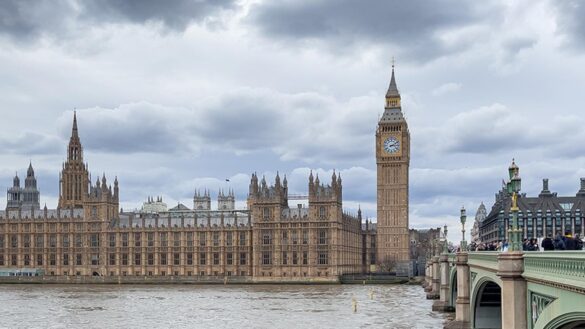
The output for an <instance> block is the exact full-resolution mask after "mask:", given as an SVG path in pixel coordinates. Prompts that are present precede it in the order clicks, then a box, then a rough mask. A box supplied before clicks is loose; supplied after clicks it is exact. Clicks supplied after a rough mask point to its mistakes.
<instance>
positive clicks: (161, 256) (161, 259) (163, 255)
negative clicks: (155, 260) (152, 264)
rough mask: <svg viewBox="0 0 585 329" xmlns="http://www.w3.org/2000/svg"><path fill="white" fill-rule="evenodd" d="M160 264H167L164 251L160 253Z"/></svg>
mask: <svg viewBox="0 0 585 329" xmlns="http://www.w3.org/2000/svg"><path fill="white" fill-rule="evenodd" d="M160 264H161V265H167V254H166V253H161V254H160Z"/></svg>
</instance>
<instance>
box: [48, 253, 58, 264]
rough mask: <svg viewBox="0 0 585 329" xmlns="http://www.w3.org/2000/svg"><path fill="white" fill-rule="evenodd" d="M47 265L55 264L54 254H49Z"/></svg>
mask: <svg viewBox="0 0 585 329" xmlns="http://www.w3.org/2000/svg"><path fill="white" fill-rule="evenodd" d="M49 265H51V266H55V265H57V255H56V254H49Z"/></svg>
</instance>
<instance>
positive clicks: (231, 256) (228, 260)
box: [225, 252, 234, 265]
mask: <svg viewBox="0 0 585 329" xmlns="http://www.w3.org/2000/svg"><path fill="white" fill-rule="evenodd" d="M225 256H226V264H227V265H232V264H233V263H234V254H232V253H231V252H228V253H227V254H226V255H225Z"/></svg>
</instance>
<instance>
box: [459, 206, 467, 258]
mask: <svg viewBox="0 0 585 329" xmlns="http://www.w3.org/2000/svg"><path fill="white" fill-rule="evenodd" d="M460 220H461V245H460V246H459V249H460V250H461V252H463V251H467V241H465V221H466V220H467V215H466V214H465V207H464V206H463V207H461V217H460Z"/></svg>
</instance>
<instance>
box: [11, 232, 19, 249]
mask: <svg viewBox="0 0 585 329" xmlns="http://www.w3.org/2000/svg"><path fill="white" fill-rule="evenodd" d="M10 242H11V243H10V245H11V247H12V248H18V235H16V234H12V235H11V236H10Z"/></svg>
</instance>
